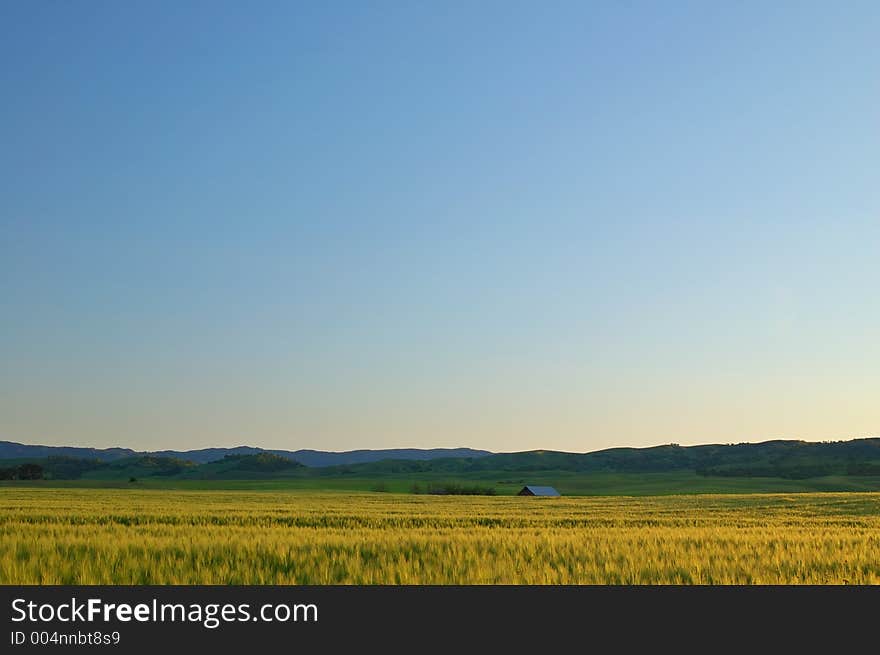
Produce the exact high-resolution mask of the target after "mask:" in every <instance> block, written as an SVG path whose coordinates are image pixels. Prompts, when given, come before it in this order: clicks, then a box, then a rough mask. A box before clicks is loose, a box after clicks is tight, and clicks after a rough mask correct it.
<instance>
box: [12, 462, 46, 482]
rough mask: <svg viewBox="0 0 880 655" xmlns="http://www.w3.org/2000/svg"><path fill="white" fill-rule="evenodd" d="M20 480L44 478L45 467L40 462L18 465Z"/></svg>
mask: <svg viewBox="0 0 880 655" xmlns="http://www.w3.org/2000/svg"><path fill="white" fill-rule="evenodd" d="M18 479H19V480H42V479H43V467H42V466H40V465H39V464H21V465H20V466H19V467H18Z"/></svg>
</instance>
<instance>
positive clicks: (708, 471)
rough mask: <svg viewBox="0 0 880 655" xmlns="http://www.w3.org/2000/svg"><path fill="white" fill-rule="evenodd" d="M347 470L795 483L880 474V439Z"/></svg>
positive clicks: (505, 457)
mask: <svg viewBox="0 0 880 655" xmlns="http://www.w3.org/2000/svg"><path fill="white" fill-rule="evenodd" d="M347 468H348V470H350V471H354V472H362V473H367V472H379V471H387V472H389V473H395V474H411V473H428V472H438V473H450V474H451V473H475V472H480V471H498V472H503V471H507V472H517V473H529V472H539V471H566V472H576V473H600V472H601V473H664V472H669V471H684V470H688V471H694V472H696V473H698V474H700V475H705V476H720V477H782V478H790V479H798V478H809V477H819V476H824V475H880V438H869V439H853V440H851V441H834V442H808V441H793V440H778V441H765V442H763V443H741V444H712V445H704V446H679V445H676V444H668V445H664V446H654V447H651V448H611V449H608V450H598V451H595V452H591V453H565V452H558V451H552V450H533V451H527V452H521V453H498V454H493V455H487V456H485V457H480V458H478V459H475V458H466V459H460V458H459V459H437V460H431V461H427V462H417V461H400V460H392V461H384V462H375V463H370V464H365V465H362V466H356V467H351V466H349V467H347ZM327 472H329V471H325V473H327Z"/></svg>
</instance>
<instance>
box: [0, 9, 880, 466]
mask: <svg viewBox="0 0 880 655" xmlns="http://www.w3.org/2000/svg"><path fill="white" fill-rule="evenodd" d="M878 34H880V4H878V3H877V2H874V1H873V0H872V1H866V2H857V1H852V2H842V3H835V2H821V3H813V2H806V1H797V2H763V1H760V2H735V3H734V2H702V1H699V2H674V1H670V2H607V3H599V2H571V3H568V2H565V3H563V2H546V3H545V2H522V3H520V2H506V1H505V2H402V1H401V2H387V3H386V2H315V3H309V4H298V3H294V2H278V3H270V2H253V3H251V2H179V1H177V0H175V1H173V2H158V1H157V2H139V3H132V2H109V1H108V2H98V1H89V2H54V1H47V0H37V1H35V0H21V1H17V0H11V1H7V2H3V3H2V4H0V99H2V102H0V439H8V440H14V441H23V442H26V443H46V444H68V445H87V446H97V447H106V446H128V447H133V448H139V449H153V448H197V447H205V446H232V445H238V444H243V443H246V444H250V445H255V446H263V447H273V448H291V449H294V448H305V447H308V448H319V449H325V450H345V449H352V448H383V447H394V446H413V447H434V446H471V447H476V448H487V449H490V450H499V451H512V450H523V449H533V448H547V449H559V450H570V451H588V450H594V449H597V448H603V447H609V446H617V445H620V446H624V445H627V446H645V445H655V444H660V443H669V442H676V443H681V444H693V443H706V442H722V443H725V442H740V441H760V440H765V439H771V438H802V439H808V440H819V439H842V438H850V437H859V436H868V435H876V434H880V53H878Z"/></svg>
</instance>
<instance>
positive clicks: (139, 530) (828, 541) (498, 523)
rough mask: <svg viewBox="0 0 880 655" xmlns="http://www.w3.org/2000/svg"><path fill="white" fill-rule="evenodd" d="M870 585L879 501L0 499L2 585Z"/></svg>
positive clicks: (877, 553) (342, 495)
mask: <svg viewBox="0 0 880 655" xmlns="http://www.w3.org/2000/svg"><path fill="white" fill-rule="evenodd" d="M878 582H880V494H878V493H798V494H748V495H734V494H728V495H710V494H704V495H667V496H640V497H639V496H597V497H563V498H550V499H546V498H520V497H505V496H496V497H483V496H428V495H410V494H394V493H364V492H350V491H348V492H346V491H337V492H332V491H324V492H318V491H309V490H299V491H297V490H285V491H279V490H269V489H263V490H259V489H251V490H229V489H227V490H195V489H143V488H138V489H128V488H126V489H119V488H112V487H106V488H99V489H95V488H73V487H69V488H51V487H47V486H39V485H37V484H34V485H31V486H23V485H21V484H19V485H16V486H7V487H4V488H0V583H2V584H20V583H25V584H377V583H387V584H420V583H425V584H449V583H464V584H492V583H534V584H558V583H564V584H650V583H656V584H667V583H671V584H728V583H744V584H753V583H760V584H777V583H778V584H799V583H819V584H847V583H849V584H873V583H878Z"/></svg>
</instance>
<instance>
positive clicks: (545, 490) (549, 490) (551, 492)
mask: <svg viewBox="0 0 880 655" xmlns="http://www.w3.org/2000/svg"><path fill="white" fill-rule="evenodd" d="M525 489H528V490H529V491H531V492H532V494H534V495H535V496H560V495H561V494H560V493H559V492H558V491H556V489H554V488H553V487H536V486H535V485H532V484H527V485H526V486H525V487H523V490H525Z"/></svg>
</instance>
